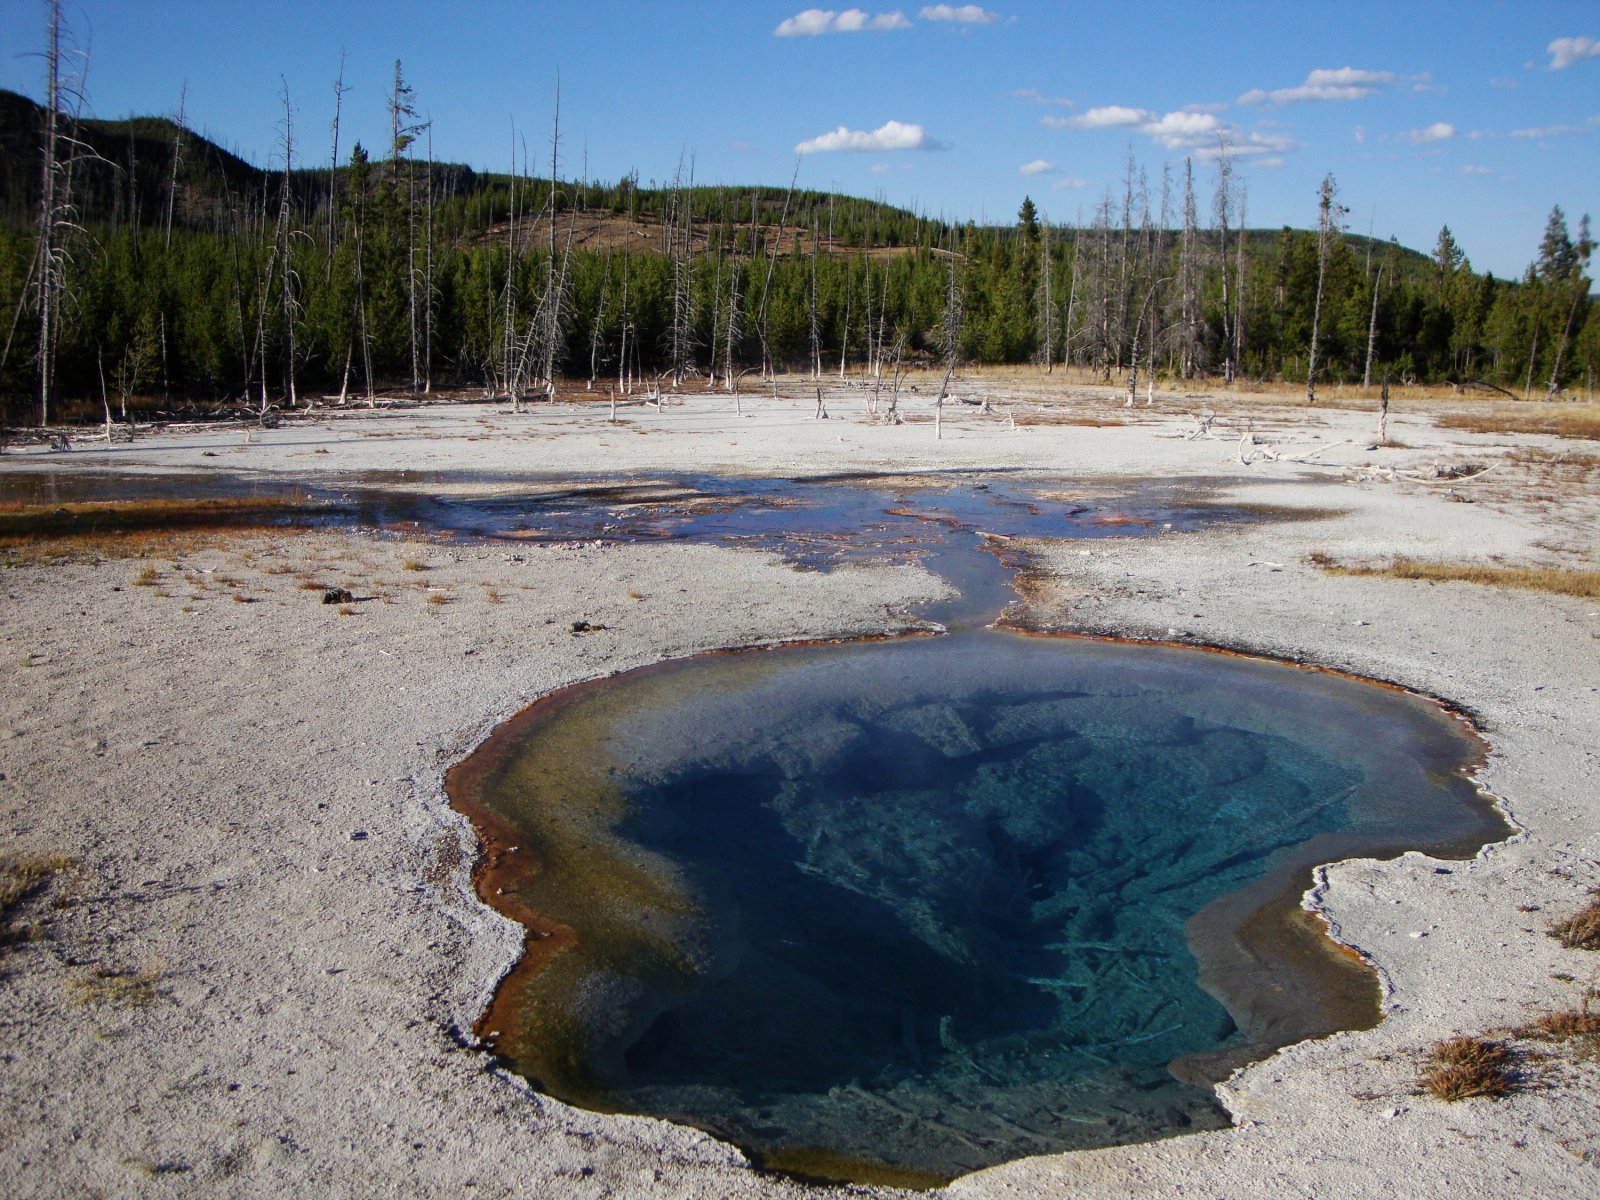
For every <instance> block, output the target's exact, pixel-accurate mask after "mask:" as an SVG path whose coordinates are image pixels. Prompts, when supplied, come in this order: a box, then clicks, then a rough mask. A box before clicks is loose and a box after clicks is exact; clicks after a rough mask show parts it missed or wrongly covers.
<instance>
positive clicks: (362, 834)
mask: <svg viewBox="0 0 1600 1200" xmlns="http://www.w3.org/2000/svg"><path fill="white" fill-rule="evenodd" d="M371 836H372V835H371V834H370V833H368V832H367V831H366V830H365V829H352V830H351V831H350V840H351V841H352V842H364V841H366V840H367V839H368V838H369V837H371Z"/></svg>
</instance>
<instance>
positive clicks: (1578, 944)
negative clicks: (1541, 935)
mask: <svg viewBox="0 0 1600 1200" xmlns="http://www.w3.org/2000/svg"><path fill="white" fill-rule="evenodd" d="M1550 936H1551V937H1553V938H1555V939H1556V940H1557V941H1558V942H1560V943H1561V944H1562V945H1563V946H1565V947H1566V948H1567V949H1569V950H1600V900H1591V901H1589V903H1588V904H1586V905H1584V906H1583V907H1582V908H1580V909H1579V910H1578V911H1577V912H1575V913H1573V914H1572V915H1571V916H1570V917H1568V918H1566V919H1565V920H1564V921H1557V922H1556V923H1555V924H1554V925H1552V926H1550Z"/></svg>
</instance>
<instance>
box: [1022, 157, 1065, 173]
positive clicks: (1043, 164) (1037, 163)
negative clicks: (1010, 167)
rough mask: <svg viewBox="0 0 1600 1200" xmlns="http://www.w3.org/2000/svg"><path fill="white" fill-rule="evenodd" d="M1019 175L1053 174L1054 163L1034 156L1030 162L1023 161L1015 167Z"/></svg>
mask: <svg viewBox="0 0 1600 1200" xmlns="http://www.w3.org/2000/svg"><path fill="white" fill-rule="evenodd" d="M1017 173H1018V174H1019V175H1054V174H1055V173H1056V165H1055V163H1053V162H1049V161H1047V160H1045V159H1042V158H1036V159H1034V160H1033V161H1032V162H1031V163H1023V164H1022V165H1021V166H1020V167H1018V168H1017Z"/></svg>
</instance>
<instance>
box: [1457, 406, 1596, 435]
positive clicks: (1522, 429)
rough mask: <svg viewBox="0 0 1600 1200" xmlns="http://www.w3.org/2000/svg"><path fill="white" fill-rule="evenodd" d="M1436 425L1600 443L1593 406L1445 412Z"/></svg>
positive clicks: (1469, 430)
mask: <svg viewBox="0 0 1600 1200" xmlns="http://www.w3.org/2000/svg"><path fill="white" fill-rule="evenodd" d="M1435 423H1436V424H1438V425H1439V426H1440V428H1442V429H1463V430H1466V431H1468V432H1470V433H1543V434H1549V435H1551V436H1554V437H1564V438H1588V439H1590V440H1593V441H1600V409H1597V408H1596V407H1594V406H1593V405H1583V406H1581V407H1580V406H1563V407H1562V408H1561V409H1552V408H1548V407H1545V406H1543V405H1539V406H1535V407H1534V408H1533V411H1531V412H1507V411H1506V410H1504V409H1502V408H1499V407H1496V408H1494V409H1491V410H1490V411H1488V412H1471V413H1443V414H1441V415H1440V416H1439V417H1437V418H1436V419H1435Z"/></svg>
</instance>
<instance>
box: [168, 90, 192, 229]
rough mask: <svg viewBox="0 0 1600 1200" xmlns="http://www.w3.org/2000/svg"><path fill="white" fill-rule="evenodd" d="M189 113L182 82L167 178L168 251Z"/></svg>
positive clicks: (176, 203) (186, 92) (176, 204)
mask: <svg viewBox="0 0 1600 1200" xmlns="http://www.w3.org/2000/svg"><path fill="white" fill-rule="evenodd" d="M188 111H189V81H188V80H187V79H186V80H184V81H183V87H182V88H181V89H179V91H178V120H177V122H176V123H175V124H174V125H173V127H172V170H171V171H170V173H169V174H168V176H167V211H166V214H165V225H166V241H165V245H166V248H167V249H168V250H170V249H172V214H173V210H174V209H175V208H177V206H178V167H179V164H180V163H181V162H182V160H183V134H184V122H185V120H186V118H187V116H188Z"/></svg>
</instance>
